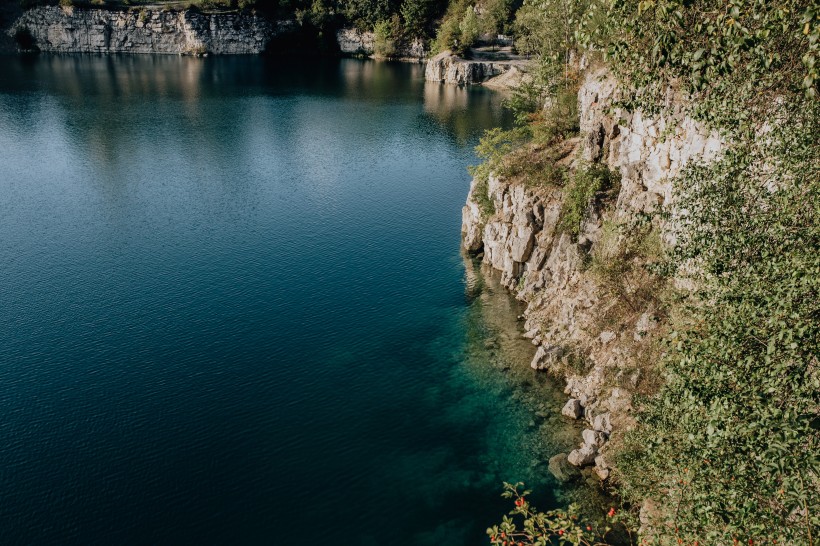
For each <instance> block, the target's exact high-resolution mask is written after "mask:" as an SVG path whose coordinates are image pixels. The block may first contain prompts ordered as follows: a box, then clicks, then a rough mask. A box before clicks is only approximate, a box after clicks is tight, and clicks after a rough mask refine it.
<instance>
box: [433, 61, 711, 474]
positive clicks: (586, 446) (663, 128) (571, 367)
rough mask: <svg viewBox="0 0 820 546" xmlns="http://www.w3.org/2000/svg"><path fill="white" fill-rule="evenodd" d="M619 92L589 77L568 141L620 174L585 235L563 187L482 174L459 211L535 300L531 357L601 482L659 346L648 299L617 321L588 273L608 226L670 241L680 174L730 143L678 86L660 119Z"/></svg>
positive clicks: (490, 254)
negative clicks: (692, 111)
mask: <svg viewBox="0 0 820 546" xmlns="http://www.w3.org/2000/svg"><path fill="white" fill-rule="evenodd" d="M445 70H451V68H449V66H448V65H446V64H443V65H441V66H433V67H432V68H431V67H430V65H428V72H430V71H433V72H434V74H433V75H434V76H435V77H440V76H441V74H442V71H445ZM618 98H619V97H618V87H617V85H616V82H615V81H614V79H613V78H611V77H610V76H609V74H608V73H607V72H606V71H604V70H598V71H591V72H588V73H587V74H586V75H585V80H584V82H583V84H582V86H581V88H580V91H579V93H578V106H579V112H580V129H581V130H580V137H579V138H577V139H575V140H574V141H569V142H567V143H566V145H567V146H571V147H572V150H571V151H570V153H569V154H568V155H567V154H564V155H566V160H565V161H567V163H566V165H567V166H568V167H569V168H570V169H571V170H572V169H574V168H578V167H579V166H580V165H581V164H586V163H600V164H602V165H605V166H607V167H608V168H609V169H610V170H611V171H612V172H614V173H620V185H619V186H617V187H618V188H619V189H618V191H617V194H616V195H610V196H609V197H607V205H606V207H603V206H601V205H600V201H599V200H593V203H592V204H591V205H590V206H589V208H588V209H587V211H586V213H585V219H584V220H583V222H582V223H581V226H580V232H579V233H578V234H577V236H572V235H570V234H568V233H566V232H564V231H562V230H561V229H560V227H559V221H560V217H561V210H562V208H561V207H562V199H563V196H562V188H561V187H557V186H538V187H531V186H525V185H523V184H520V183H512V182H510V181H506V180H503V179H500V178H498V177H494V176H490V177H489V179H488V180H485V181H479V180H474V181H473V183H472V185H471V187H470V193H469V195H468V200H467V204H466V205H465V207H464V208H463V210H462V235H463V248H464V249H465V250H466V251H467V252H470V253H472V254H474V255H482V253H483V262H484V264H485V265H486V266H488V267H490V268H492V269H495V270H497V271H499V272H500V274H501V283H502V284H503V285H504V286H506V287H507V288H508V289H509V290H510V291H511V292H512V293H513V294H514V295H515V296H516V297H517V298H518V299H520V300H522V301H524V302H526V303H527V308H526V311H525V312H524V318H525V322H524V330H525V332H526V333H525V334H524V337H526V338H528V339H531V340H532V342H533V344H534V345H536V347H537V348H536V352H535V356H534V358H533V361H532V364H531V366H532V367H533V368H534V369H537V370H548V371H551V372H553V373H555V374H558V375H560V376H562V377H564V378H565V380H566V382H567V386H566V389H565V392H566V394H567V395H569V397H570V401H569V402H568V403H567V406H565V407H564V410H563V411H562V413H564V415H568V416H570V417H573V418H583V419H585V420H586V423H587V425H588V427H587V430H586V431H585V432H584V438H583V439H584V442H583V444H582V445H581V447H579V448H578V449H576V450H574V451H572V452H571V453H570V454H569V456H568V461H569V463H570V464H573V465H577V466H586V465H592V464H593V462H594V463H595V468H594V472H595V473H596V474H597V475H598V476H599V477H600V478H601V479H607V478H608V477H609V475H610V470H611V469H610V467H609V466H608V465H607V464H606V461H605V460H604V459H603V458H602V457H601V453H602V452H605V450H606V446H607V445H608V444H607V440H608V439H609V437H610V435H616V434H618V431H619V430H621V429H623V427H624V426H626V425H628V423H629V422H630V420H631V417H630V411H631V404H632V394H633V392H634V391H635V390H636V388H638V386H639V384H640V382H641V379H642V370H641V368H640V366H639V365H638V364H637V360H638V358H637V357H638V355H646V354H651V353H649V352H648V351H649V348H650V347H651V346H652V343H653V339H656V338H657V336H658V335H659V323H658V320H657V317H656V314H655V311H656V310H655V309H654V308H653V307H652V304H651V303H646V304H642V305H644V306H643V307H640V308H638V307H636V308H628V309H627V311H625V312H623V313H621V315H620V316H619V317H618V320H617V321H616V322H617V323H616V324H610V323H604V322H602V320H601V317H602V316H603V315H604V314H605V313H607V312H608V311H609V310H610V309H612V308H614V307H615V306H616V305H618V301H617V298H618V296H617V295H613V293H612V291H608V290H606V289H605V288H602V286H601V284H600V283H599V281H598V280H596V278H594V277H593V276H592V275H591V274H590V273H589V272H588V271H587V269H588V267H589V260H590V258H591V257H592V256H593V255H596V254H595V253H596V252H598V251H599V249H600V248H602V247H601V245H605V244H612V241H609V242H606V238H607V237H609V238H610V239H614V240H615V241H616V242H617V241H619V240H623V238H624V237H626V235H625V234H623V233H621V234H617V233H616V235H615V236H614V237H613V236H612V235H611V234H610V235H606V234H605V224H606V225H609V226H612V225H617V226H626V227H624V228H623V229H624V231H627V232H628V231H629V229H631V228H630V227H629V226H630V225H634V222H635V221H636V218H639V217H643V218H654V219H653V220H652V222H653V225H654V226H655V230H656V231H657V232H659V233H660V237H661V238H662V240H666V241H667V242H671V240H670V237H671V235H670V230H669V225H667V224H665V223H664V222H665V220H661V218H660V216H659V215H657V214H656V213H658V212H660V211H661V210H662V209H665V210H667V211H671V212H672V213H673V214H672V216H671V217H672V218H674V217H675V214H676V210H675V195H674V192H673V184H672V180H673V179H674V177H675V176H677V174H678V173H679V172H680V171H681V169H683V168H684V167H685V166H686V165H687V164H688V163H689V162H691V161H695V160H700V161H709V160H711V159H713V158H715V157H717V156H718V155H719V154H720V152H721V149H722V147H723V146H724V143H723V142H722V141H721V139H720V138H719V137H718V135H716V134H714V133H710V132H709V131H707V130H705V129H704V128H703V127H702V126H701V125H699V124H698V123H696V122H695V121H694V120H692V119H691V118H689V117H686V116H685V115H683V114H681V111H682V110H681V108H680V101H681V99H680V97H678V96H676V95H675V92H674V90H670V91H669V93H668V96H667V105H666V107H665V108H664V109H663V115H660V116H655V117H649V116H646V115H644V114H643V113H642V112H640V111H634V112H632V111H627V110H625V109H623V108H620V107H617V104H618ZM562 161H564V160H562ZM478 192H482V193H484V194H486V195H479V194H478ZM487 202H489V203H491V207H489V206H488V205H487ZM479 203H484V206H483V207H482V206H480V205H479ZM632 306H633V307H634V304H632ZM622 307H624V308H626V307H627V306H622ZM599 463H600V464H599Z"/></svg>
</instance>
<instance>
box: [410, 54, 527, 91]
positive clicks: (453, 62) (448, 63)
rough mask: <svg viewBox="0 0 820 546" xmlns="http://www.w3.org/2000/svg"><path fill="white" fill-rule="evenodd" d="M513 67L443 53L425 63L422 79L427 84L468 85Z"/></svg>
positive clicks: (507, 64) (505, 63)
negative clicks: (423, 78)
mask: <svg viewBox="0 0 820 546" xmlns="http://www.w3.org/2000/svg"><path fill="white" fill-rule="evenodd" d="M513 66H514V63H511V62H498V61H468V60H465V59H462V58H460V57H456V56H455V55H453V54H452V53H450V52H449V51H443V52H441V53H439V54H438V55H436V56H435V57H433V58H432V59H430V60H429V61H427V67H426V70H425V73H424V77H425V79H426V80H427V81H428V82H444V83H452V84H457V85H470V84H477V83H482V82H484V81H486V80H489V79H490V78H493V77H495V76H499V75H501V74H504V73H505V72H507V71H509V70H510V69H511V68H512V67H513Z"/></svg>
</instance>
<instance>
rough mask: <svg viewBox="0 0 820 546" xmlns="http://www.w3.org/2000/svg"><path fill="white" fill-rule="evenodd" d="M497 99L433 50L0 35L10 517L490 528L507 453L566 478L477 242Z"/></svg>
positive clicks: (272, 534) (375, 534)
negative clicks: (3, 38) (457, 74)
mask: <svg viewBox="0 0 820 546" xmlns="http://www.w3.org/2000/svg"><path fill="white" fill-rule="evenodd" d="M465 99H466V100H465ZM504 119H505V117H504V114H503V113H502V112H501V110H500V105H499V97H498V96H497V95H495V94H493V93H492V92H490V91H487V90H483V89H480V88H479V89H461V90H456V89H455V88H446V87H445V86H437V85H434V86H429V85H427V84H425V82H424V80H423V73H422V71H421V67H420V66H418V65H406V64H393V63H375V62H365V61H355V60H345V61H332V62H318V63H314V64H311V65H310V66H307V65H298V64H288V63H283V62H281V61H277V62H272V61H267V60H264V59H259V58H209V59H190V58H178V57H150V56H135V57H127V56H124V57H95V56H46V55H43V56H39V57H36V58H32V59H20V58H17V57H13V58H7V59H2V61H0V194H2V195H3V199H2V200H0V279H1V280H2V289H1V290H0V309H2V311H3V312H2V313H0V339H2V340H3V343H2V344H0V363H2V371H3V377H2V381H3V385H4V389H2V390H0V414H2V415H3V416H4V419H3V422H2V425H1V426H2V429H3V440H4V441H3V442H0V484H1V485H2V491H3V500H2V502H0V543H4V544H5V543H59V544H83V545H85V544H89V543H93V542H98V543H106V544H124V543H133V542H138V543H151V544H154V543H175V544H185V543H198V544H233V543H253V544H257V543H258V544H270V543H278V542H280V540H279V539H280V533H281V529H282V528H283V527H286V526H288V527H293V528H297V529H300V533H301V532H305V533H307V536H301V535H300V538H302V539H303V540H304V542H306V543H309V544H313V543H330V544H345V545H346V544H353V545H356V544H380V545H385V544H395V545H397V546H399V545H401V546H404V545H413V546H416V545H424V544H440V543H441V542H442V541H445V542H446V541H449V542H448V543H450V544H476V543H479V542H480V541H483V540H484V536H483V535H484V533H483V530H484V529H485V528H486V527H487V525H490V524H492V523H494V522H496V521H497V520H498V518H499V517H500V515H501V514H503V513H504V511H505V510H506V509H507V508H508V506H507V503H506V502H504V501H503V500H501V499H500V498H499V496H498V491H499V489H500V484H501V481H502V480H507V481H515V480H519V479H523V480H526V481H528V482H530V483H532V484H542V485H543V487H539V489H540V490H541V491H542V493H541V494H542V495H543V497H544V502H543V503H542V505H545V506H547V505H549V504H550V503H551V502H553V493H552V489H551V484H550V481H549V478H548V476H547V473H546V469H545V467H544V465H543V462H542V461H543V460H545V459H544V457H543V456H542V455H541V453H542V452H544V451H547V450H550V449H551V446H552V444H554V443H561V442H562V440H561V439H560V436H559V435H558V434H557V433H555V432H554V431H553V432H550V428H549V427H550V425H549V423H552V422H553V421H554V422H555V424H556V426H557V425H558V424H560V423H559V422H558V421H555V420H554V419H553V414H557V411H555V412H553V411H552V409H553V408H554V407H556V408H557V406H555V404H557V402H556V401H555V400H554V397H553V395H552V394H550V392H551V391H549V389H548V385H547V384H546V383H544V384H543V385H542V377H540V376H535V375H534V374H532V373H531V370H529V368H528V367H527V364H528V361H529V356H531V354H532V347H531V346H528V345H527V344H526V343H524V342H522V340H521V339H519V338H518V337H517V333H516V331H515V327H516V324H515V315H516V314H517V313H519V312H520V310H519V309H518V308H517V304H515V303H514V302H512V301H511V300H510V298H509V296H508V295H506V294H505V293H504V292H503V291H501V290H498V289H496V288H494V285H493V284H492V282H490V281H489V280H484V281H478V282H479V284H481V285H482V286H483V289H482V290H480V291H478V290H477V289H476V288H475V287H476V286H477V285H476V284H475V283H474V282H473V281H469V280H468V281H465V278H464V276H465V267H466V268H467V274H468V275H470V276H471V275H473V273H472V269H471V267H472V264H471V262H468V263H467V264H466V265H465V263H464V262H463V260H462V257H461V255H460V254H459V227H460V210H461V207H462V205H463V203H464V198H465V195H466V193H467V189H468V187H469V175H468V174H467V172H466V170H465V166H466V165H467V164H469V163H470V162H473V161H474V160H475V157H474V154H473V152H472V149H471V148H472V146H473V145H474V144H475V143H476V140H477V138H478V137H479V135H480V134H481V132H482V131H483V130H485V129H487V128H489V127H492V126H495V125H498V124H503V123H504ZM469 278H472V277H469ZM465 290H466V291H467V295H466V296H465ZM528 352H529V354H527V353H528ZM527 382H529V383H527ZM542 406H543V407H544V408H546V410H545V411H544V412H543V413H544V417H541V416H538V415H536V413H535V412H537V411H540V410H539V409H538V408H541V407H542ZM530 420H532V424H531V425H530ZM556 430H557V429H556ZM541 432H544V434H541ZM44 521H47V522H48V524H47V525H45V524H44V523H43V522H44Z"/></svg>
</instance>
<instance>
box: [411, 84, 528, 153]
mask: <svg viewBox="0 0 820 546" xmlns="http://www.w3.org/2000/svg"><path fill="white" fill-rule="evenodd" d="M500 98H501V95H500V94H499V92H497V91H490V90H486V89H483V88H480V91H479V92H476V89H475V87H467V86H461V85H442V84H440V83H437V82H426V84H425V86H424V110H425V112H427V113H429V114H431V115H432V116H434V117H435V118H436V119H437V120H438V121H439V123H441V124H442V125H443V126H445V127H447V128H448V130H449V131H450V132H451V134H453V136H454V137H455V138H456V139H457V140H458V142H459V143H460V144H466V143H467V142H468V141H469V140H470V139H471V138H473V137H474V134H473V129H472V128H473V127H474V124H475V123H476V122H477V123H479V124H480V125H482V126H485V127H493V126H494V125H493V122H495V123H496V124H497V125H501V126H506V125H509V124H510V123H511V120H512V117H511V114H510V113H509V111H507V110H501V111H499V110H500V109H499V104H500V102H501V101H500V100H499V99H500Z"/></svg>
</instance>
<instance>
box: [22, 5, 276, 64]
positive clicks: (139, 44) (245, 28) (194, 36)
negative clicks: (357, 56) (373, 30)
mask: <svg viewBox="0 0 820 546" xmlns="http://www.w3.org/2000/svg"><path fill="white" fill-rule="evenodd" d="M288 29H289V23H274V22H272V21H270V20H268V19H265V18H263V17H260V16H257V15H254V14H251V13H244V12H243V13H211V14H206V13H199V12H196V11H192V10H165V9H154V8H142V9H130V10H107V9H81V8H62V7H38V8H34V9H31V10H28V11H26V12H24V13H23V15H22V16H21V17H20V18H19V19H18V20H17V21H16V22H15V23H14V24H13V25H12V27H11V29H10V30H9V34H10V35H14V34H15V33H16V32H18V30H24V31H25V32H28V33H30V35H31V38H32V39H33V41H34V44H35V45H36V47H37V48H38V49H40V50H41V51H51V52H60V53H160V54H174V55H185V54H196V55H199V54H206V53H211V54H216V55H236V54H258V53H262V52H263V51H264V50H265V48H266V47H267V46H268V42H269V41H270V40H271V39H272V38H273V37H275V36H277V35H278V34H280V33H282V32H286V31H287V30H288Z"/></svg>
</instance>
